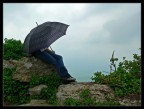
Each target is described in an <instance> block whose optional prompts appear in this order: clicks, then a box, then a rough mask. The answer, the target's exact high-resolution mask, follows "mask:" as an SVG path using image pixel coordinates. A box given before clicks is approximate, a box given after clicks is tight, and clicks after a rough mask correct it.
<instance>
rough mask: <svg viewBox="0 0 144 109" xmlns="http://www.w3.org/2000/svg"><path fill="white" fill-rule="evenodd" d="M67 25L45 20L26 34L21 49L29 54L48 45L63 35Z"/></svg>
mask: <svg viewBox="0 0 144 109" xmlns="http://www.w3.org/2000/svg"><path fill="white" fill-rule="evenodd" d="M68 26H69V25H67V24H64V23H61V22H45V23H43V24H41V25H38V26H37V27H35V28H33V29H32V30H31V31H30V33H29V34H28V35H27V36H26V38H25V41H24V46H23V50H24V52H25V53H27V54H28V55H30V54H31V53H33V52H35V51H37V50H40V49H42V48H46V47H49V46H50V45H51V44H52V43H53V42H55V41H56V40H57V39H58V38H60V37H61V36H63V35H66V30H67V28H68Z"/></svg>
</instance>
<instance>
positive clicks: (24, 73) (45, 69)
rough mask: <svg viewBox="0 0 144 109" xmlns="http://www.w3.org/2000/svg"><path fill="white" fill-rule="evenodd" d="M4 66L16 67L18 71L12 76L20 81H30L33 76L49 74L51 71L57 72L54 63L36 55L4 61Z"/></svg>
mask: <svg viewBox="0 0 144 109" xmlns="http://www.w3.org/2000/svg"><path fill="white" fill-rule="evenodd" d="M3 66H4V68H6V67H8V68H12V67H14V66H17V67H16V71H15V72H14V73H13V75H12V78H13V79H15V80H18V81H20V82H30V80H31V76H33V75H37V76H48V75H50V74H51V73H54V72H56V69H55V67H54V66H53V65H51V64H47V63H45V62H43V61H42V60H40V59H37V58H35V57H23V58H21V59H20V60H18V61H16V60H9V61H6V60H4V61H3Z"/></svg>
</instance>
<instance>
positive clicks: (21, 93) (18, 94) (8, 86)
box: [3, 68, 30, 104]
mask: <svg viewBox="0 0 144 109" xmlns="http://www.w3.org/2000/svg"><path fill="white" fill-rule="evenodd" d="M15 70H16V69H15V68H12V69H9V68H5V69H4V72H3V88H4V91H3V95H4V102H10V103H12V104H24V103H27V102H29V100H30V96H29V92H28V88H29V84H28V83H21V82H18V81H16V80H13V79H12V73H13V72H14V71H15Z"/></svg>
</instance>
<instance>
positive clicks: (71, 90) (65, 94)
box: [56, 82, 114, 105]
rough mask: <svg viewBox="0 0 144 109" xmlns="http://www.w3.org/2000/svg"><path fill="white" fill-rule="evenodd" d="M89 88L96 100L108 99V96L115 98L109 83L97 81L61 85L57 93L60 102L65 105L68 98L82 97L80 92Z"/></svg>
mask: <svg viewBox="0 0 144 109" xmlns="http://www.w3.org/2000/svg"><path fill="white" fill-rule="evenodd" d="M84 89H89V90H90V93H91V97H92V99H94V102H99V101H100V102H104V101H107V97H108V96H109V97H111V98H114V92H113V90H112V89H111V88H109V87H108V86H107V85H100V84H95V83H88V82H87V83H86V82H80V83H75V84H67V85H60V86H59V89H58V92H57V94H56V96H57V99H58V102H59V103H60V104H61V105H64V100H65V99H66V98H70V97H72V98H74V99H80V97H79V94H80V92H81V91H82V90H84Z"/></svg>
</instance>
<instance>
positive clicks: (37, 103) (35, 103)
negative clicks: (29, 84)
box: [19, 99, 52, 106]
mask: <svg viewBox="0 0 144 109" xmlns="http://www.w3.org/2000/svg"><path fill="white" fill-rule="evenodd" d="M19 106H52V105H50V104H48V102H47V101H46V100H37V99H33V100H31V101H30V103H28V104H22V105H19Z"/></svg>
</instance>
